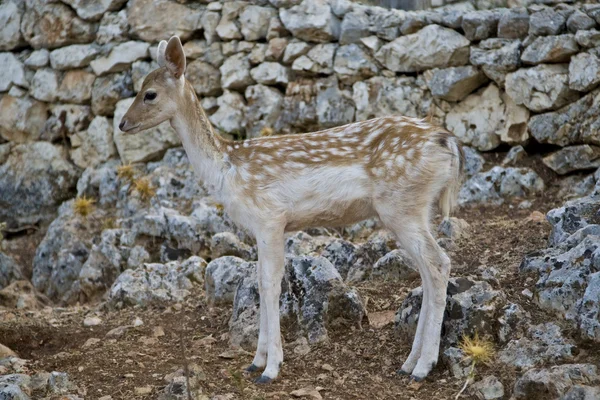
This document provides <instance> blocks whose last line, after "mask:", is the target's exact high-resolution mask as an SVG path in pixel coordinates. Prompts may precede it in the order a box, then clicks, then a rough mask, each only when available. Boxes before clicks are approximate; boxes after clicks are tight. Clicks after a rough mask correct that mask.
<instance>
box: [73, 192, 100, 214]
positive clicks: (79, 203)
mask: <svg viewBox="0 0 600 400" xmlns="http://www.w3.org/2000/svg"><path fill="white" fill-rule="evenodd" d="M95 202H96V201H95V200H94V199H88V198H87V197H85V196H82V197H77V198H76V199H75V201H74V202H73V212H74V213H75V214H77V215H79V216H81V217H84V218H85V217H87V216H89V215H90V214H91V213H92V211H94V203H95Z"/></svg>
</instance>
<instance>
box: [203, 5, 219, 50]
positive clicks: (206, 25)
mask: <svg viewBox="0 0 600 400" xmlns="http://www.w3.org/2000/svg"><path fill="white" fill-rule="evenodd" d="M220 20H221V15H220V14H219V13H218V12H212V11H206V12H204V13H203V14H202V16H201V17H200V24H201V25H202V28H203V29H204V38H205V39H206V42H207V43H208V44H211V43H214V42H215V41H216V40H218V39H219V36H218V35H217V26H218V25H219V21H220Z"/></svg>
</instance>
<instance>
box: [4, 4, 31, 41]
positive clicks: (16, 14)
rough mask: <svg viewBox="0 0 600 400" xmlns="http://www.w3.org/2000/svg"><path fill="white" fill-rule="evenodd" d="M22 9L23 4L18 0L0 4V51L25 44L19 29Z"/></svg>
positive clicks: (23, 9) (23, 8)
mask: <svg viewBox="0 0 600 400" xmlns="http://www.w3.org/2000/svg"><path fill="white" fill-rule="evenodd" d="M24 11H25V7H24V4H23V3H20V2H18V1H6V2H3V4H0V51H7V50H13V49H15V48H17V47H20V46H23V45H24V44H25V41H24V40H23V35H21V29H20V28H21V19H22V17H23V12H24Z"/></svg>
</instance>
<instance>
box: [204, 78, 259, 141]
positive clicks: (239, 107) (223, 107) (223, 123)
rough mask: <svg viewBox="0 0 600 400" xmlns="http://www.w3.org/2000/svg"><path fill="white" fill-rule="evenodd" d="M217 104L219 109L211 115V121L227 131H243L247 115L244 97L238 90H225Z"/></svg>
mask: <svg viewBox="0 0 600 400" xmlns="http://www.w3.org/2000/svg"><path fill="white" fill-rule="evenodd" d="M222 80H223V79H221V81H222ZM250 83H251V82H250ZM250 83H249V84H250ZM217 104H218V106H219V109H218V110H217V111H216V112H215V113H214V114H212V115H211V116H210V117H209V119H210V122H212V123H213V124H214V125H215V126H216V127H217V128H219V129H220V130H222V131H224V132H227V133H241V132H243V129H244V115H245V102H244V97H243V96H242V95H241V94H239V93H237V92H233V91H229V90H225V91H224V92H223V95H222V96H220V97H219V98H218V99H217Z"/></svg>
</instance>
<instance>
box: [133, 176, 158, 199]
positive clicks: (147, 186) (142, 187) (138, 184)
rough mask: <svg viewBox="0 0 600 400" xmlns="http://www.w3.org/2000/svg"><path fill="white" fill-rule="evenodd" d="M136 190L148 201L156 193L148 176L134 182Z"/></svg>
mask: <svg viewBox="0 0 600 400" xmlns="http://www.w3.org/2000/svg"><path fill="white" fill-rule="evenodd" d="M134 187H135V190H136V191H137V192H138V193H139V195H140V197H141V199H142V200H143V201H148V200H150V199H151V198H152V197H154V195H155V194H156V191H155V190H154V188H153V187H152V184H151V183H150V181H149V180H148V179H146V178H140V179H137V180H136V181H135V182H134Z"/></svg>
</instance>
